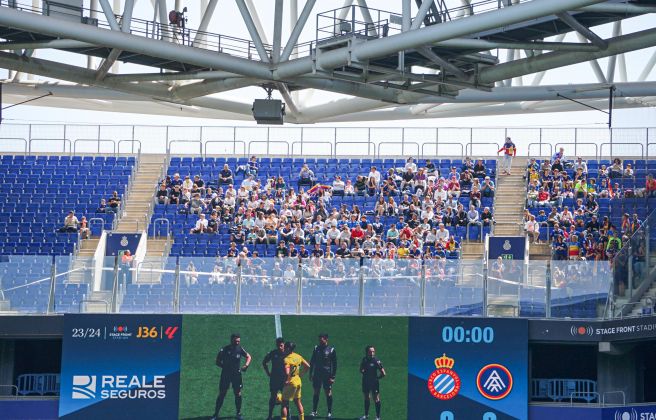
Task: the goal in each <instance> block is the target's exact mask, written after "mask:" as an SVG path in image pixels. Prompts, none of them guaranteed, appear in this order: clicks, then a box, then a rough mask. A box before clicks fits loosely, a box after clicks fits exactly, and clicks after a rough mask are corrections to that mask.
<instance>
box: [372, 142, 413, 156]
mask: <svg viewBox="0 0 656 420" xmlns="http://www.w3.org/2000/svg"><path fill="white" fill-rule="evenodd" d="M384 144H388V145H389V144H400V145H401V155H403V156H405V155H406V153H405V145H406V144H412V145H415V146H417V153H416V154H415V156H418V155H419V150H420V147H419V143H417V142H416V141H381V142H380V143H378V153H377V155H378V158H379V159H380V147H381V146H382V145H384Z"/></svg>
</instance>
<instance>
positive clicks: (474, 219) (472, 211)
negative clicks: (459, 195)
mask: <svg viewBox="0 0 656 420" xmlns="http://www.w3.org/2000/svg"><path fill="white" fill-rule="evenodd" d="M467 222H468V223H471V224H473V225H478V224H480V223H481V222H480V221H479V220H478V210H476V207H474V206H469V211H468V212H467Z"/></svg>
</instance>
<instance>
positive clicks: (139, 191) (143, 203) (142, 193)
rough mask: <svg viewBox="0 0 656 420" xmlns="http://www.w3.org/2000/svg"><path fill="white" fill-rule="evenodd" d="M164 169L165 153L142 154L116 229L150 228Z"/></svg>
mask: <svg viewBox="0 0 656 420" xmlns="http://www.w3.org/2000/svg"><path fill="white" fill-rule="evenodd" d="M164 169H165V156H164V155H141V158H140V160H139V165H138V168H137V171H136V172H135V174H134V177H133V179H132V184H131V186H130V190H129V191H128V194H127V200H126V202H125V206H124V208H123V212H122V214H121V217H120V219H119V220H118V224H117V226H116V231H118V232H131V231H137V230H146V229H147V228H148V223H149V222H150V220H148V218H149V212H150V210H151V208H152V205H153V197H154V194H155V190H156V188H157V183H158V181H159V179H160V177H161V176H162V173H163V171H164Z"/></svg>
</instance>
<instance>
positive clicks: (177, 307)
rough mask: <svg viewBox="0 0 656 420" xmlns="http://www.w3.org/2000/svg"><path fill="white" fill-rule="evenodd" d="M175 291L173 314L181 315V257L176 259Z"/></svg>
mask: <svg viewBox="0 0 656 420" xmlns="http://www.w3.org/2000/svg"><path fill="white" fill-rule="evenodd" d="M173 287H174V289H173V312H174V313H176V314H178V313H180V257H179V256H178V257H176V259H175V278H174V286H173Z"/></svg>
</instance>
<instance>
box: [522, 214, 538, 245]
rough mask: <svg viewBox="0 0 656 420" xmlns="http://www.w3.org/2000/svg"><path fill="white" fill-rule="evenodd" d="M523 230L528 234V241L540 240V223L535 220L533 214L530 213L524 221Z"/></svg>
mask: <svg viewBox="0 0 656 420" xmlns="http://www.w3.org/2000/svg"><path fill="white" fill-rule="evenodd" d="M524 231H525V232H526V234H527V235H528V238H529V241H531V242H537V243H539V242H540V239H539V238H540V224H539V223H538V222H536V221H535V216H534V215H530V216H529V219H528V220H527V221H526V223H524Z"/></svg>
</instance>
